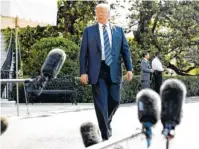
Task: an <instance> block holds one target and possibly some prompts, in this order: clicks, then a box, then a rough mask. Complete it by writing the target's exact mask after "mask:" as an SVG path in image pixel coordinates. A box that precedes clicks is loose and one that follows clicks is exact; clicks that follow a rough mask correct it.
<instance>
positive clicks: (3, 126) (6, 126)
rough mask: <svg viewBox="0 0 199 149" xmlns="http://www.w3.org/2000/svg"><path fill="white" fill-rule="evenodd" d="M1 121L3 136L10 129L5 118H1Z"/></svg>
mask: <svg viewBox="0 0 199 149" xmlns="http://www.w3.org/2000/svg"><path fill="white" fill-rule="evenodd" d="M0 119H1V135H2V134H3V133H4V132H5V131H6V130H7V128H8V120H7V118H6V117H4V116H0Z"/></svg>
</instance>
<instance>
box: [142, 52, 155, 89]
mask: <svg viewBox="0 0 199 149" xmlns="http://www.w3.org/2000/svg"><path fill="white" fill-rule="evenodd" d="M142 57H143V59H142V61H141V86H142V89H144V88H150V79H151V73H153V72H154V70H153V69H152V68H151V66H150V63H149V58H150V55H149V52H144V53H143V54H142Z"/></svg>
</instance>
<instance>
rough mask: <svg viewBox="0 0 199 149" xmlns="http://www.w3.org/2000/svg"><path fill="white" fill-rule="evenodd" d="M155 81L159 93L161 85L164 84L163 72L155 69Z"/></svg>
mask: <svg viewBox="0 0 199 149" xmlns="http://www.w3.org/2000/svg"><path fill="white" fill-rule="evenodd" d="M153 77H154V83H155V91H156V92H157V93H158V94H159V93H160V87H161V85H162V72H161V71H157V70H155V71H154V73H153Z"/></svg>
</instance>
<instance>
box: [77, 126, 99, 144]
mask: <svg viewBox="0 0 199 149" xmlns="http://www.w3.org/2000/svg"><path fill="white" fill-rule="evenodd" d="M80 133H81V136H82V140H83V143H84V146H85V147H89V146H92V145H94V144H97V143H99V142H100V141H101V138H100V132H99V129H98V128H97V126H96V125H94V124H93V123H91V122H85V123H83V124H82V125H81V126H80Z"/></svg>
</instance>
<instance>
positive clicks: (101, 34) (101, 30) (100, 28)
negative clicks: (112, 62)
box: [99, 23, 112, 60]
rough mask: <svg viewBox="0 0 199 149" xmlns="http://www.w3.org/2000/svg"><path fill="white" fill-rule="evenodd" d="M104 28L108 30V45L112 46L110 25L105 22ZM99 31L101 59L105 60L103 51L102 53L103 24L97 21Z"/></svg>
mask: <svg viewBox="0 0 199 149" xmlns="http://www.w3.org/2000/svg"><path fill="white" fill-rule="evenodd" d="M106 29H107V32H108V37H109V41H110V46H111V47H112V34H111V27H110V24H109V23H107V24H106ZM99 32H100V40H101V47H102V49H101V50H102V60H105V53H104V36H103V24H101V23H99Z"/></svg>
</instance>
